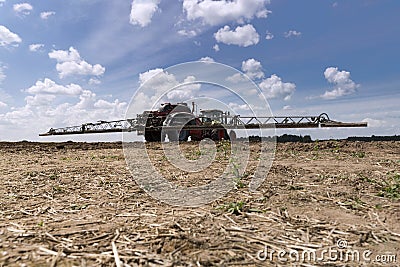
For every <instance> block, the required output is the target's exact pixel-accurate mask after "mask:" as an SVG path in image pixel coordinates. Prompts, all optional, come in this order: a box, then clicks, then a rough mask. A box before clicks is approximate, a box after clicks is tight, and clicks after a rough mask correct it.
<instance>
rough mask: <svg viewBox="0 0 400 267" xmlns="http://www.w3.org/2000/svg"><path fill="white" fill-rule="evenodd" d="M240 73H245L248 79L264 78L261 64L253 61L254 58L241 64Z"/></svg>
mask: <svg viewBox="0 0 400 267" xmlns="http://www.w3.org/2000/svg"><path fill="white" fill-rule="evenodd" d="M242 71H243V72H244V73H246V75H247V76H249V77H250V79H262V78H264V72H263V70H262V65H261V62H259V61H257V60H255V59H254V58H250V59H248V60H246V61H243V62H242Z"/></svg>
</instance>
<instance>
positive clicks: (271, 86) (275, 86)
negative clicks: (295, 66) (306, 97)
mask: <svg viewBox="0 0 400 267" xmlns="http://www.w3.org/2000/svg"><path fill="white" fill-rule="evenodd" d="M259 86H260V88H261V90H262V91H263V93H264V95H265V97H266V98H283V99H284V100H286V101H287V100H290V98H291V96H292V95H293V93H294V91H295V90H296V85H295V84H294V83H284V82H282V79H281V78H280V77H278V76H277V75H276V74H273V75H271V77H269V78H267V79H265V80H263V81H262V82H261V83H260V84H259Z"/></svg>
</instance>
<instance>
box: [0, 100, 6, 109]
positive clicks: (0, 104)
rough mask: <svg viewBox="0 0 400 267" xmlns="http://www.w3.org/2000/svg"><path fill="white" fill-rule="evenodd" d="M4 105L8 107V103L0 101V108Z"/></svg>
mask: <svg viewBox="0 0 400 267" xmlns="http://www.w3.org/2000/svg"><path fill="white" fill-rule="evenodd" d="M6 107H8V105H7V104H6V103H4V102H1V101H0V108H6Z"/></svg>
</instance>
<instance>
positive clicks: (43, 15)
mask: <svg viewBox="0 0 400 267" xmlns="http://www.w3.org/2000/svg"><path fill="white" fill-rule="evenodd" d="M55 14H56V12H54V11H45V12H41V13H40V18H41V19H48V18H49V17H50V16H54V15H55Z"/></svg>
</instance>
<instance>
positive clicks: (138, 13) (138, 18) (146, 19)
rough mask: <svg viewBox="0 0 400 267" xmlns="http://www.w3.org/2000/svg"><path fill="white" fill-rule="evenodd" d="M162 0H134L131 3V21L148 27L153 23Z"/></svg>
mask: <svg viewBox="0 0 400 267" xmlns="http://www.w3.org/2000/svg"><path fill="white" fill-rule="evenodd" d="M160 1H161V0H133V1H132V5H131V14H130V20H129V21H130V23H131V24H133V25H140V26H141V27H146V26H147V25H149V24H150V23H151V19H152V18H153V15H154V13H155V12H156V11H157V10H158V9H159V8H158V5H159V4H160Z"/></svg>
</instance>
